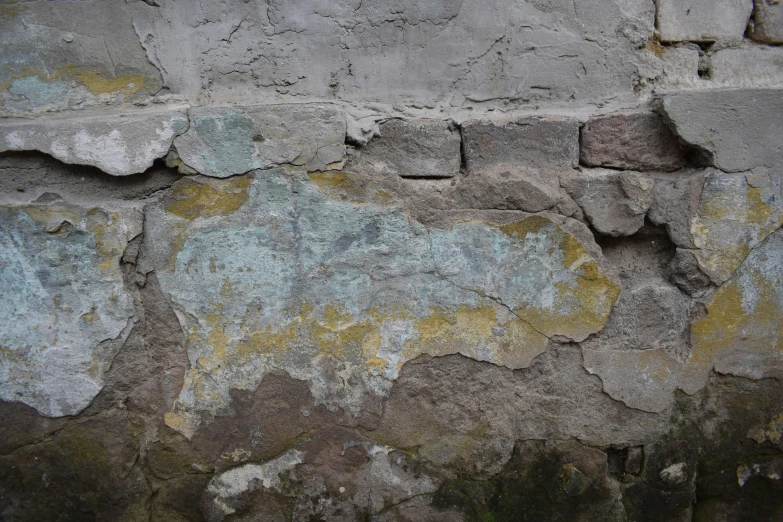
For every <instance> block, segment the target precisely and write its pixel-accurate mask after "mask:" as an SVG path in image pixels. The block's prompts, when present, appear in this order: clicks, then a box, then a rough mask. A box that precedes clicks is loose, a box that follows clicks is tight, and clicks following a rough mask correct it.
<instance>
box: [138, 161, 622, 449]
mask: <svg viewBox="0 0 783 522" xmlns="http://www.w3.org/2000/svg"><path fill="white" fill-rule="evenodd" d="M294 174H296V173H288V172H281V171H274V170H272V171H266V172H259V173H256V174H254V175H252V176H248V177H234V178H231V179H229V180H209V179H205V178H201V179H185V180H183V181H181V182H179V183H178V184H177V185H175V186H174V187H173V189H172V190H171V192H170V193H169V194H168V195H167V196H166V197H165V198H163V199H162V200H161V201H159V202H157V203H155V204H152V205H150V206H148V207H147V208H146V209H145V214H146V219H145V223H146V224H148V227H147V228H146V229H145V236H144V244H143V246H142V253H143V256H142V257H143V258H144V260H143V262H142V263H141V265H140V266H141V270H143V271H150V270H153V269H154V270H155V272H156V274H157V277H158V279H159V281H160V285H161V290H162V291H163V292H164V294H166V295H169V296H170V298H171V300H172V304H173V305H174V307H175V309H177V310H179V311H180V312H181V313H182V315H180V320H181V321H182V322H183V328H184V329H185V332H186V335H187V336H188V354H189V357H190V360H191V361H192V363H191V364H192V365H191V368H190V370H189V372H188V375H187V376H186V379H185V385H184V387H183V390H182V392H181V394H180V398H179V399H178V400H177V404H176V405H175V407H174V409H173V411H172V412H170V413H168V414H167V423H168V425H169V426H171V427H173V428H175V429H177V430H178V431H180V432H181V433H183V434H186V435H187V436H192V435H193V433H194V430H195V428H196V427H197V426H198V424H199V423H200V419H201V412H202V411H210V412H213V413H214V412H217V411H219V410H220V409H222V408H223V407H225V406H226V405H227V404H228V400H229V390H230V389H231V388H237V387H240V388H243V389H252V388H254V387H256V386H257V385H258V383H259V382H260V379H261V378H262V377H263V376H264V375H265V374H266V373H268V372H269V371H271V370H272V369H278V370H285V371H287V372H288V373H289V374H290V375H291V376H292V377H294V378H296V379H300V380H305V381H308V382H309V383H310V386H311V391H312V393H313V396H314V397H315V400H316V403H317V404H324V405H326V406H327V407H329V408H332V409H334V408H338V407H339V408H343V410H344V411H346V412H354V413H353V414H358V412H360V411H362V410H364V409H367V408H370V410H372V408H377V404H375V403H374V402H373V401H375V399H373V397H383V396H385V395H387V394H388V391H389V389H390V387H391V384H392V382H393V381H394V380H395V379H396V378H397V376H398V375H399V371H400V368H401V366H402V364H404V363H405V361H408V360H410V359H413V358H415V357H417V356H419V355H421V354H425V353H426V354H430V355H447V354H453V353H460V354H463V355H465V356H467V357H472V358H475V359H477V360H481V361H487V362H491V363H493V364H499V365H504V366H507V367H509V368H522V367H526V366H527V365H529V364H530V362H531V361H532V359H533V358H534V357H536V356H537V355H539V354H540V353H541V352H543V351H544V350H545V349H546V346H547V344H548V342H549V339H548V338H549V337H553V336H562V337H567V338H569V339H574V340H577V341H581V340H583V339H585V338H586V337H587V336H589V335H590V334H591V333H595V332H596V331H598V330H600V329H601V328H602V327H603V325H604V322H605V321H606V317H607V316H608V314H609V311H610V310H611V307H612V304H613V303H614V301H615V299H616V297H617V294H618V293H619V287H618V285H617V284H616V283H615V282H614V281H612V280H611V279H609V278H608V277H606V276H605V275H604V274H603V272H602V271H601V269H600V268H599V265H598V263H597V261H596V260H595V259H594V258H593V257H591V256H590V254H588V252H587V250H586V249H585V246H584V245H583V244H582V243H581V242H580V241H579V240H578V239H577V238H576V237H575V236H573V235H572V234H570V233H568V232H566V231H565V230H563V229H562V228H560V227H559V226H558V225H556V224H555V223H554V222H553V221H551V220H550V219H548V218H546V217H543V216H539V215H534V216H529V217H526V218H524V219H521V220H516V221H513V222H511V223H508V224H504V225H491V224H487V223H483V222H479V221H474V222H467V223H461V224H455V225H454V226H453V227H451V228H450V229H448V230H442V229H429V230H428V229H426V228H424V227H423V226H421V225H419V224H417V223H416V222H414V221H411V220H410V219H409V217H408V216H407V215H406V213H405V212H404V211H403V209H402V208H401V207H399V206H395V205H394V200H393V199H390V198H389V197H388V194H387V195H386V197H383V198H380V199H377V200H373V199H370V200H362V199H361V198H362V196H363V195H368V194H375V195H373V196H371V197H376V196H377V194H378V193H377V192H372V191H370V190H369V189H368V187H364V189H361V190H359V189H357V190H356V191H355V192H351V191H348V192H351V193H352V194H353V196H352V197H351V198H346V199H344V198H343V197H342V196H341V194H343V193H344V192H345V191H344V189H345V190H347V188H350V187H351V186H352V183H353V181H352V180H353V179H354V178H349V177H346V176H344V175H341V173H331V174H316V175H312V176H311V177H307V176H306V175H304V173H301V172H300V173H298V174H296V175H294ZM320 187H324V189H323V192H322V191H321V188H320ZM335 187H340V190H337V191H335V190H334V188H335ZM346 187H347V188H346ZM218 237H219V239H216V238H218ZM521 266H524V267H525V269H524V273H525V274H526V275H525V277H524V278H519V277H513V276H512V274H517V273H519V271H520V267H521ZM196 273H198V274H200V275H199V276H198V277H194V274H196ZM369 274H372V277H370V275H369ZM246 288H258V289H261V288H263V289H264V291H263V292H262V293H255V292H250V293H249V292H246V291H245V290H243V289H246ZM419 291H421V292H422V293H421V294H418V293H417V292H419ZM411 292H414V294H415V295H416V296H417V297H416V298H414V299H412V297H411V296H412V294H411ZM345 371H348V372H349V373H348V374H346V373H345ZM349 374H350V379H351V380H352V383H353V384H352V386H351V387H348V388H346V387H344V385H343V384H342V383H343V379H348V378H349V377H348V376H349ZM205 385H206V386H207V387H206V388H204V386H205Z"/></svg>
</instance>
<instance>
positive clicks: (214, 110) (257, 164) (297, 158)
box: [174, 105, 345, 178]
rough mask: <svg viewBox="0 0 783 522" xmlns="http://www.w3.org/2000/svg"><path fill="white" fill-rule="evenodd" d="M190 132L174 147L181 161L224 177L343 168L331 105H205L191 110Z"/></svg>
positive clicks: (340, 124) (340, 129)
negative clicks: (287, 169) (288, 169)
mask: <svg viewBox="0 0 783 522" xmlns="http://www.w3.org/2000/svg"><path fill="white" fill-rule="evenodd" d="M190 119H191V122H190V128H189V129H188V132H186V133H185V134H183V135H182V136H180V137H178V138H177V139H176V141H175V143H174V146H175V147H176V149H177V153H178V154H179V157H180V158H181V161H182V163H183V164H184V165H185V166H187V167H189V168H190V169H194V170H195V171H197V172H200V173H202V174H205V175H207V176H215V177H218V178H225V177H228V176H233V175H236V174H245V173H246V172H249V171H251V170H254V169H268V168H270V167H274V166H278V165H295V166H301V167H304V168H306V169H307V170H330V169H339V168H341V167H342V162H343V159H344V155H345V145H344V142H345V119H344V115H343V113H342V111H340V110H338V109H337V108H335V107H330V106H319V105H315V106H310V105H271V106H267V107H256V108H244V109H243V108H234V107H205V108H198V109H193V110H192V111H191V112H190Z"/></svg>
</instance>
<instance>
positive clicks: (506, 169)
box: [447, 163, 578, 215]
mask: <svg viewBox="0 0 783 522" xmlns="http://www.w3.org/2000/svg"><path fill="white" fill-rule="evenodd" d="M568 174H569V173H568V172H566V173H565V174H563V175H568ZM560 175H561V173H560V172H558V171H557V170H554V169H545V170H539V169H530V168H524V167H519V166H517V165H514V164H503V163H498V164H495V165H492V166H488V167H486V168H483V169H481V170H480V171H479V172H474V173H472V174H471V175H469V176H465V177H463V178H461V179H460V180H459V181H458V182H457V184H456V185H454V186H453V187H454V188H453V190H452V191H450V193H448V194H447V196H451V197H450V199H451V200H454V201H455V203H457V205H461V206H462V207H464V208H470V209H496V210H522V211H525V212H542V211H544V210H553V211H559V212H560V213H562V214H565V215H570V214H573V213H575V212H578V207H577V205H576V203H574V201H573V200H572V199H571V198H570V197H569V195H568V194H567V193H566V191H565V190H563V189H562V188H561V187H560ZM452 194H453V195H452Z"/></svg>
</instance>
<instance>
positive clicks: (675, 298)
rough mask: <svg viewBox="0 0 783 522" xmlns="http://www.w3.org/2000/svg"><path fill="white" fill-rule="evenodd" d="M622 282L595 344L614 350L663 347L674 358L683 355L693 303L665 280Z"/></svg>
mask: <svg viewBox="0 0 783 522" xmlns="http://www.w3.org/2000/svg"><path fill="white" fill-rule="evenodd" d="M640 279H641V278H640ZM623 283H624V285H623V287H624V288H623V290H622V292H620V297H619V298H618V299H617V302H616V303H615V305H614V307H613V308H612V314H611V315H610V316H609V320H608V321H607V323H606V327H605V329H604V331H603V332H601V333H600V335H599V336H598V337H597V338H596V342H598V343H599V344H600V345H601V346H604V347H611V348H613V349H623V350H625V349H632V350H650V349H655V348H660V349H662V350H664V351H666V352H667V353H669V354H670V355H671V356H673V357H675V358H677V357H678V356H679V355H681V351H682V349H683V347H684V346H685V345H686V344H687V339H686V332H687V330H688V312H689V310H690V300H689V299H688V298H687V297H685V296H684V295H682V293H681V292H680V291H679V290H677V289H676V288H675V287H673V286H672V285H670V284H668V283H666V282H665V281H661V280H652V281H634V280H633V279H630V278H626V279H625V280H624V281H623Z"/></svg>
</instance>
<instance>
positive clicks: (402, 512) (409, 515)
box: [370, 495, 466, 522]
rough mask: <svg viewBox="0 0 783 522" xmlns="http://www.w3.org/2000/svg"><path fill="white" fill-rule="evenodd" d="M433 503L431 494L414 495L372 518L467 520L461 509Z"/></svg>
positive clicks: (380, 521)
mask: <svg viewBox="0 0 783 522" xmlns="http://www.w3.org/2000/svg"><path fill="white" fill-rule="evenodd" d="M432 503H433V499H432V496H431V495H423V496H420V497H414V498H412V499H410V500H407V501H405V502H403V503H401V504H398V505H396V506H393V507H391V508H390V509H388V510H386V511H384V512H383V513H381V514H379V515H377V516H375V517H373V518H372V519H370V520H371V521H372V522H466V518H465V516H464V515H463V514H462V513H460V512H459V511H457V510H454V509H448V510H447V509H439V508H436V507H434V506H433V505H432Z"/></svg>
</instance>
